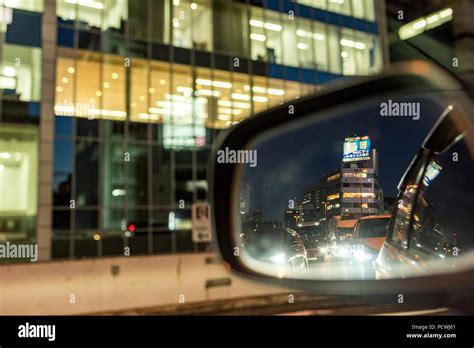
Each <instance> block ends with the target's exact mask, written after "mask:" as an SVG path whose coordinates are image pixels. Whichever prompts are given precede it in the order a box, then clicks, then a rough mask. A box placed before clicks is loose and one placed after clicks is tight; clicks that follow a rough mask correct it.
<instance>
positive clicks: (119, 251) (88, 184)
mask: <svg viewBox="0 0 474 348" xmlns="http://www.w3.org/2000/svg"><path fill="white" fill-rule="evenodd" d="M37 3H42V1H20V0H19V1H13V0H12V1H4V8H5V9H7V10H8V11H10V10H11V11H13V14H16V13H17V11H20V12H21V14H23V15H25V16H30V17H27V18H37V17H34V16H38V15H37V14H35V12H41V11H43V7H42V6H36V4H37ZM337 3H338V4H334V3H333V2H332V1H329V2H328V3H326V2H325V1H314V2H311V3H309V4H308V3H306V2H305V1H298V2H295V1H286V0H283V1H275V2H272V1H264V5H263V6H262V4H260V5H259V4H258V2H255V1H250V0H248V1H227V0H226V1H224V0H213V1H211V0H194V1H193V0H160V1H155V0H133V1H131V0H128V1H127V0H84V1H83V0H81V1H76V0H57V1H56V16H57V34H58V37H57V45H58V47H57V50H56V52H57V61H56V66H55V73H56V77H55V100H54V114H55V117H54V144H53V148H54V160H53V164H52V165H53V169H52V172H53V173H52V174H53V179H52V181H53V187H52V191H53V202H52V205H53V207H52V208H53V212H52V227H53V231H52V238H53V240H52V257H53V258H80V257H96V256H106V255H123V253H124V248H125V247H130V252H131V253H133V254H134V255H136V254H154V253H170V252H182V251H199V250H201V249H203V248H206V246H203V245H200V244H195V243H193V242H192V241H191V205H192V203H193V202H198V201H206V200H207V198H208V197H207V191H208V183H207V181H206V178H207V163H208V156H209V153H210V149H211V146H212V144H213V141H214V139H215V138H216V136H217V135H218V133H219V132H220V131H221V130H222V129H225V128H228V127H230V126H232V125H233V124H235V123H238V122H240V121H241V120H243V119H245V118H246V117H249V116H250V115H252V114H254V113H256V112H260V111H263V110H265V109H267V108H269V107H272V106H275V105H279V104H281V103H284V102H286V101H290V100H293V99H295V98H299V97H300V96H303V95H306V94H309V93H311V92H314V91H316V90H318V89H319V86H320V85H321V84H322V83H325V82H327V81H330V80H333V79H337V78H341V77H343V76H344V75H367V74H374V73H377V72H378V71H379V70H380V68H381V66H382V61H381V48H380V43H379V36H378V34H377V32H376V30H375V29H374V27H375V22H374V21H373V11H374V10H373V3H372V2H371V1H361V3H363V6H362V5H359V2H358V1H348V0H346V3H347V4H349V5H347V6H346V5H344V6H343V5H342V4H345V2H344V0H342V1H338V2H337ZM306 5H309V6H306ZM336 5H337V6H336ZM288 6H290V8H291V9H294V14H295V15H294V16H290V15H289V12H288V10H287V7H288ZM361 6H362V7H361ZM321 11H323V15H324V16H321ZM20 12H19V13H20ZM342 15H344V16H342ZM346 17H347V18H349V19H350V20H346V19H347V18H346ZM13 18H16V17H15V16H13ZM39 23H41V22H39ZM8 27H9V25H6V27H5V26H4V27H3V29H5V30H3V32H4V33H6V35H4V40H3V43H2V50H1V53H2V61H1V62H0V63H1V66H0V72H1V71H3V75H2V76H0V78H1V79H0V83H1V84H2V85H1V88H2V93H3V94H2V100H3V101H4V102H5V101H6V100H10V101H12V100H13V101H16V102H18V101H20V102H22V103H26V104H28V105H30V104H35V103H36V104H38V103H39V102H41V97H42V96H41V91H40V86H41V70H40V67H41V64H42V61H41V44H38V43H37V42H35V43H30V44H26V45H25V44H23V45H22V44H19V42H18V41H21V40H16V41H15V40H13V42H11V40H8V33H7V31H8ZM15 37H20V38H21V37H22V36H21V35H16V36H15ZM17 58H20V60H21V62H22V65H21V67H15V62H16V59H17ZM29 108H30V109H31V105H30V106H29ZM37 108H38V110H39V107H38V106H37ZM6 111H7V109H5V108H3V109H2V112H1V113H0V122H6V121H8V120H7V119H6V117H7V116H6V115H7V112H6ZM38 116H39V115H38ZM17 121H18V120H17ZM36 122H37V121H36ZM16 123H18V122H16ZM17 126H18V125H17ZM2 129H3V133H1V134H0V136H1V138H0V145H1V146H2V147H1V148H0V153H3V152H5V153H7V152H8V153H14V152H12V151H13V150H11V149H10V148H7V146H6V145H5V146H4V145H3V144H6V142H8V139H10V138H12V136H13V134H15V131H14V129H12V130H10V129H9V128H4V127H3V125H2ZM33 129H34V127H33ZM36 137H37V135H36ZM36 137H35V136H34V135H31V136H30V137H29V138H28V139H29V140H28V141H27V140H23V142H24V143H25V144H24V145H22V146H24V147H25V149H24V150H22V153H24V154H25V156H23V155H22V157H21V158H22V159H25V160H26V159H28V163H30V164H29V165H31V166H33V164H32V161H34V159H35V157H34V153H35V152H34V151H33V149H37V143H35V141H36V142H37V138H36ZM35 144H36V145H35ZM4 149H5V150H4ZM7 150H8V151H7ZM26 154H28V156H26ZM1 160H2V159H0V161H1ZM0 163H2V162H0ZM25 163H26V162H25ZM0 168H1V167H0ZM5 168H7V167H5ZM19 168H20V167H19ZM25 168H26V167H25ZM31 168H33V167H31ZM8 170H9V171H10V169H8ZM15 170H20V171H21V170H24V169H15ZM35 170H37V168H36V169H35ZM35 170H31V171H28V172H27V174H28V175H27V177H28V178H26V177H25V178H23V177H22V176H20V175H16V178H17V180H20V179H19V178H21V180H33V181H34V180H37V174H35V173H36V172H35ZM25 173H26V172H25ZM0 175H3V174H2V173H0ZM8 175H14V174H13V172H9V174H8ZM25 175H26V174H25ZM28 182H30V181H28ZM28 194H29V195H30V196H31V197H29V198H28V199H30V198H31V199H32V197H33V196H35V195H36V191H33V190H32V191H29V193H28ZM17 199H18V200H19V201H20V200H22V199H26V196H25V197H23V196H21V195H19V196H18V197H17ZM31 202H33V203H34V204H36V200H31ZM18 204H19V205H18V207H20V205H21V204H20V202H19V203H18ZM34 204H33V205H34ZM4 206H5V204H3V203H2V204H0V217H1V216H2V215H5V216H6V215H8V214H10V213H11V212H9V211H6V210H5V211H2V210H1V209H2V207H4ZM30 208H31V207H29V206H28V207H25V206H22V209H23V210H21V214H20V213H19V216H27V217H28V218H30V217H31V219H34V218H35V217H36V210H32V209H30ZM31 221H33V220H31ZM31 224H32V225H31V226H32V227H31V228H30V227H28V229H26V228H25V230H27V231H29V232H28V233H30V234H32V235H34V231H35V227H34V223H31ZM4 229H5V227H4V225H1V226H0V233H3V232H4Z"/></svg>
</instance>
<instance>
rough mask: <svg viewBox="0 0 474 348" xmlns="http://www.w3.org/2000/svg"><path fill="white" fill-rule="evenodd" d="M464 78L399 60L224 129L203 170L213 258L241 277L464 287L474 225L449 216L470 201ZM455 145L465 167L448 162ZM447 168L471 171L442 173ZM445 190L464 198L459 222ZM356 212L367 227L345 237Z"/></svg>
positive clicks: (473, 146) (472, 268)
mask: <svg viewBox="0 0 474 348" xmlns="http://www.w3.org/2000/svg"><path fill="white" fill-rule="evenodd" d="M465 89H466V87H465V86H464V84H463V83H462V81H459V80H456V79H454V78H453V77H451V76H449V75H447V74H446V73H445V72H443V71H440V70H438V69H437V68H435V67H433V66H432V65H429V64H428V63H426V62H421V61H414V62H408V63H403V64H399V65H396V66H393V67H391V68H389V69H388V70H387V71H386V72H384V73H383V74H381V75H380V76H376V77H372V78H364V79H360V80H357V81H355V80H354V81H351V82H349V83H348V84H336V85H334V86H332V87H329V88H328V89H327V90H325V91H322V92H321V93H320V94H318V95H314V96H309V97H305V98H301V99H299V100H296V101H293V102H289V103H287V104H284V105H281V106H278V107H275V108H273V109H270V110H267V111H264V112H262V113H261V114H258V115H256V116H253V117H251V118H249V119H246V120H244V121H242V122H241V123H239V124H238V125H236V126H235V127H234V128H232V129H230V130H228V131H227V132H226V133H224V134H222V135H221V138H220V141H219V142H218V145H217V146H216V147H215V149H214V153H213V157H212V159H211V161H212V162H211V177H210V183H211V192H210V194H211V200H212V209H213V214H212V216H213V224H214V226H213V227H214V234H215V238H214V240H215V242H216V245H217V247H218V250H219V251H220V254H221V256H222V259H223V260H224V261H225V262H226V263H227V264H228V265H229V266H230V268H231V269H232V270H233V271H234V272H236V273H238V274H240V275H243V276H247V277H252V278H254V279H257V280H262V281H266V282H272V283H278V284H281V285H284V286H288V287H296V288H301V289H306V290H308V289H317V290H318V291H320V292H328V293H332V294H337V293H354V294H358V293H361V292H362V291H363V292H364V293H365V294H367V293H381V292H393V291H397V289H398V290H399V291H410V290H417V291H421V290H424V291H435V290H439V289H442V288H443V287H446V286H448V285H447V284H451V285H449V286H452V284H453V281H455V283H456V286H459V287H470V286H472V280H473V279H474V257H473V256H474V238H473V235H474V234H473V233H472V232H471V231H469V230H468V229H466V228H463V227H462V224H460V223H459V221H461V222H463V223H465V224H466V225H467V224H468V221H463V219H467V216H468V212H469V211H474V181H473V180H474V172H473V169H474V141H473V139H474V134H473V126H472V125H473V117H472V116H471V115H469V113H468V112H466V110H470V108H472V103H471V99H470V98H469V97H468V95H467V93H466V92H465ZM443 135H446V136H444V137H443ZM453 148H454V149H455V150H456V151H457V152H458V156H460V157H458V159H459V158H460V160H461V163H462V167H461V166H459V167H456V166H455V165H454V166H453V165H448V164H447V163H446V161H447V158H446V153H447V152H446V151H448V150H449V149H453ZM443 154H445V156H444V157H442V158H441V157H439V156H442V155H443ZM449 155H453V154H451V153H448V156H449ZM453 156H454V155H453ZM413 157H415V159H413ZM453 158H454V157H453ZM453 163H455V162H453ZM444 168H445V169H444ZM443 170H444V171H443ZM453 172H457V173H467V174H470V173H471V172H472V173H473V175H472V176H470V177H469V175H462V176H461V177H462V180H464V181H463V182H462V184H461V185H451V183H452V180H454V179H453V178H454V177H455V175H454V174H452V173H453ZM399 182H401V183H402V185H401V186H400V185H399V186H398V188H400V192H399V191H398V189H397V184H398V183H399ZM438 183H445V184H443V185H441V184H438ZM446 183H449V184H450V185H451V186H452V187H453V188H454V189H453V190H452V191H450V190H446V188H445V187H444V185H446ZM471 189H472V192H471V191H470V190H471ZM453 197H458V198H459V199H460V200H461V201H462V202H463V204H464V207H460V210H459V213H458V214H457V219H458V220H459V221H458V222H456V221H453V220H452V219H451V218H450V217H449V215H447V213H446V211H447V209H448V207H449V206H446V204H444V203H443V200H445V199H451V198H452V199H454V198H453ZM456 199H457V198H456ZM471 205H472V210H470V209H471ZM357 224H359V227H360V231H369V232H367V233H366V234H365V235H364V233H360V234H359V235H358V236H357V240H354V239H355V237H354V227H355V226H356V225H357ZM387 226H390V228H388V231H389V232H388V235H387V232H386V231H387ZM440 226H441V227H440ZM362 228H363V230H362ZM315 235H319V236H320V238H315V237H314V236H315ZM302 237H304V238H302ZM292 238H293V239H292ZM244 240H245V243H243V241H244ZM289 240H293V245H294V244H295V242H294V241H295V240H298V243H299V244H298V243H296V244H298V247H297V248H290V247H289V242H288V241H289ZM457 249H459V250H462V252H458V253H456V252H455V250H457ZM403 279H409V281H404V280H403Z"/></svg>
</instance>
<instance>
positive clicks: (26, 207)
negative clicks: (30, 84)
mask: <svg viewBox="0 0 474 348" xmlns="http://www.w3.org/2000/svg"><path fill="white" fill-rule="evenodd" d="M37 187H38V131H37V128H34V127H27V126H21V127H15V126H7V125H5V124H2V126H1V127H0V192H1V199H0V238H1V239H3V240H5V239H6V240H9V239H15V240H18V239H20V240H22V239H23V240H26V239H29V238H31V237H34V232H35V229H36V227H35V221H36V211H37Z"/></svg>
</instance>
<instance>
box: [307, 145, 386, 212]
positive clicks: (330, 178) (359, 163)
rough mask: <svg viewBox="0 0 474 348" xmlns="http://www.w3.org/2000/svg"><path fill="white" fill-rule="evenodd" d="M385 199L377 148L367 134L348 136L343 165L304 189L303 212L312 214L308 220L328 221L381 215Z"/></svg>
mask: <svg viewBox="0 0 474 348" xmlns="http://www.w3.org/2000/svg"><path fill="white" fill-rule="evenodd" d="M383 202H384V197H383V190H382V188H381V187H380V184H379V170H378V151H377V149H374V148H371V145H370V138H369V137H368V136H362V137H348V138H345V139H344V149H343V160H342V162H341V167H340V168H338V169H335V170H333V171H331V172H329V173H327V174H326V175H324V176H323V177H322V178H320V179H319V180H317V181H315V182H314V183H312V184H311V185H309V186H307V187H306V188H305V189H304V192H303V201H302V210H301V211H302V212H305V213H304V214H305V215H306V216H308V217H310V218H309V219H306V221H321V220H329V219H330V218H331V217H333V216H336V215H346V216H350V217H353V218H357V217H360V216H367V215H379V214H382V212H383V209H384V203H383ZM302 221H304V220H303V217H302Z"/></svg>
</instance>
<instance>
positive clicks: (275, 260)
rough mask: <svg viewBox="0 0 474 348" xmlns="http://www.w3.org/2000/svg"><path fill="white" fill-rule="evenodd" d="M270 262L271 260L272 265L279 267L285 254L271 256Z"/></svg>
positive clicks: (283, 260)
mask: <svg viewBox="0 0 474 348" xmlns="http://www.w3.org/2000/svg"><path fill="white" fill-rule="evenodd" d="M270 260H272V262H273V263H276V264H279V265H281V264H282V263H284V262H285V253H280V254H276V255H273V256H272V257H271V258H270Z"/></svg>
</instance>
